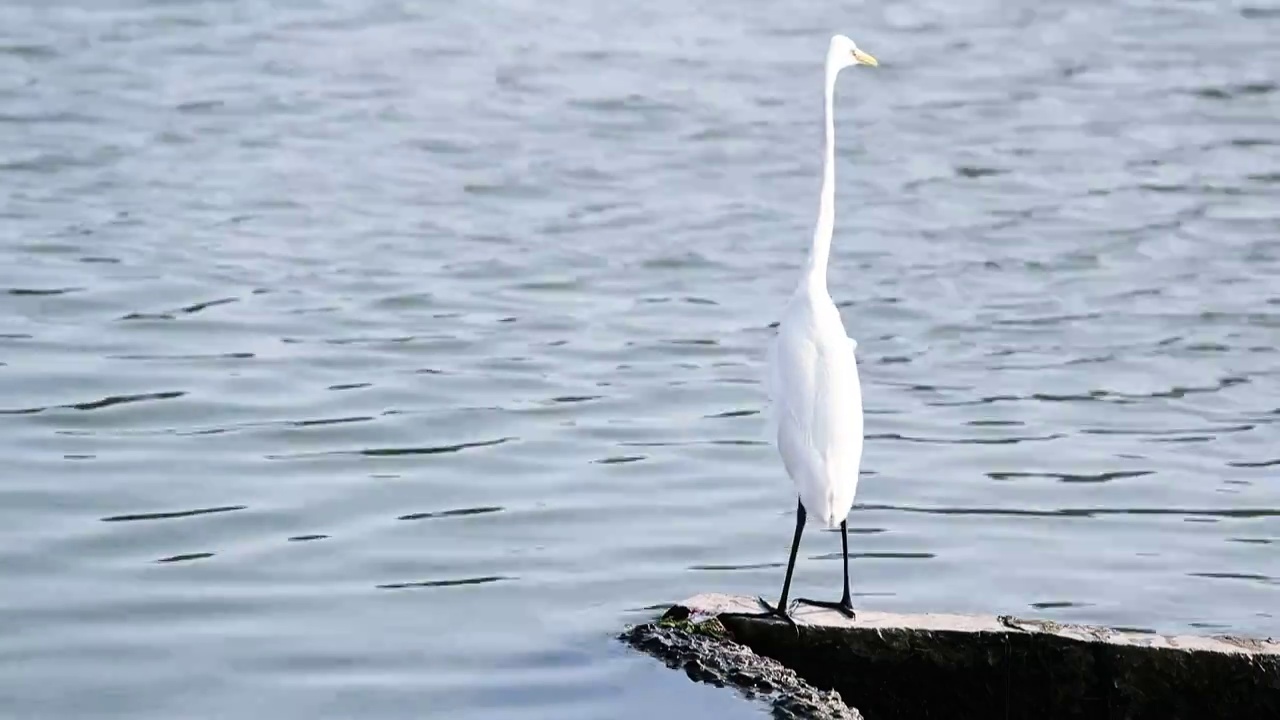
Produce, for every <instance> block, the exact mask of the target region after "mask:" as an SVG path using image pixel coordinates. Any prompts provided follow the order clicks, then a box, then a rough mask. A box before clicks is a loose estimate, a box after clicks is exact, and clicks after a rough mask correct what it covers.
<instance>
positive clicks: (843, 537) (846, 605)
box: [796, 520, 854, 619]
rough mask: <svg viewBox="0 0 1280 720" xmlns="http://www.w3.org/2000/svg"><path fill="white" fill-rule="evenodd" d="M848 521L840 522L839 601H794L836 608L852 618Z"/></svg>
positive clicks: (804, 599) (806, 599) (802, 599)
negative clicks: (841, 575) (841, 570)
mask: <svg viewBox="0 0 1280 720" xmlns="http://www.w3.org/2000/svg"><path fill="white" fill-rule="evenodd" d="M848 523H849V521H848V520H846V521H844V522H842V523H840V548H841V549H842V550H843V551H844V595H843V596H841V597H840V602H830V601H826V600H809V599H808V598H798V599H797V600H796V602H801V603H804V604H805V605H814V606H816V607H825V608H831V609H832V610H838V611H840V613H841V614H843V615H844V616H845V617H847V618H849V619H853V617H854V613H853V597H852V596H851V595H850V593H849V524H848Z"/></svg>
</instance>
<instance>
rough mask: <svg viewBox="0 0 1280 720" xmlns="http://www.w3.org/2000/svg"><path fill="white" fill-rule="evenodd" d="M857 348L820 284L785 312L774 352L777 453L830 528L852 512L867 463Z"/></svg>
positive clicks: (808, 287)
mask: <svg viewBox="0 0 1280 720" xmlns="http://www.w3.org/2000/svg"><path fill="white" fill-rule="evenodd" d="M856 347H857V344H856V343H855V342H854V341H853V340H852V339H850V338H849V337H848V335H846V334H845V330H844V325H843V323H842V322H841V320H840V311H839V310H837V309H836V306H835V303H833V302H832V301H831V297H830V296H829V295H828V294H827V291H826V288H825V287H823V286H821V285H820V284H819V282H817V281H816V279H815V278H806V280H805V281H804V282H802V283H801V285H800V287H798V288H797V289H796V292H795V294H794V295H793V296H792V297H791V301H790V302H789V303H788V304H787V306H786V308H785V310H784V311H783V315H782V320H781V322H780V323H779V325H778V334H777V337H776V338H775V339H774V342H773V345H772V347H771V348H770V352H769V356H770V357H769V376H768V386H769V394H770V396H771V400H772V413H773V417H772V420H773V422H772V423H771V425H772V426H773V429H774V432H775V433H776V437H775V438H774V441H775V442H776V443H777V446H778V452H779V454H781V455H782V463H783V465H784V466H785V467H786V470H787V474H788V475H790V476H791V480H792V481H793V482H794V483H795V486H796V490H797V492H798V493H799V495H800V502H802V503H803V504H804V507H805V510H806V511H807V512H808V513H809V514H810V515H812V516H813V517H814V518H815V519H817V520H819V521H820V522H821V523H822V524H823V525H825V526H826V527H828V528H837V527H840V523H841V522H843V521H844V519H845V517H846V516H847V515H848V514H849V510H850V509H851V508H852V507H853V499H854V494H855V493H856V492H857V490H858V468H859V465H860V464H861V462H862V389H861V387H860V385H859V382H858V365H857V360H856V359H855V352H854V351H855V349H856Z"/></svg>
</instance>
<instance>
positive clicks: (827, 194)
mask: <svg viewBox="0 0 1280 720" xmlns="http://www.w3.org/2000/svg"><path fill="white" fill-rule="evenodd" d="M838 72H839V69H838V68H836V67H833V66H832V64H831V63H830V62H828V63H827V78H826V93H825V98H824V100H825V107H826V124H827V147H826V152H825V154H824V155H823V161H822V194H821V195H820V196H819V198H818V225H817V227H815V228H814V230H813V246H812V247H810V249H809V264H808V267H806V269H805V281H806V282H807V283H809V284H811V285H812V284H816V286H817V287H821V288H826V286H827V260H828V259H829V258H830V256H831V233H832V231H833V230H834V229H835V224H836V123H835V107H834V106H835V94H836V74H837V73H838Z"/></svg>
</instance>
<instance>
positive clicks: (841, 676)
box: [666, 594, 1280, 720]
mask: <svg viewBox="0 0 1280 720" xmlns="http://www.w3.org/2000/svg"><path fill="white" fill-rule="evenodd" d="M759 610H760V608H759V606H758V605H757V604H756V602H755V600H754V599H752V598H744V597H735V596H729V595H714V594H708V595H698V596H696V597H693V598H690V599H689V600H686V601H684V602H682V603H679V604H678V605H676V606H675V607H673V608H672V609H671V610H669V611H668V613H667V615H666V617H667V618H669V620H668V625H670V624H671V622H672V620H671V619H681V618H683V620H681V621H682V622H686V623H688V622H695V623H696V622H697V621H698V620H705V619H708V618H715V619H716V620H718V621H719V623H720V624H721V625H722V626H723V628H724V629H725V631H726V634H727V636H728V637H727V638H725V639H723V640H719V641H718V643H719V645H721V646H733V643H734V641H736V642H737V643H741V644H742V645H744V646H746V647H747V648H750V649H751V650H752V651H754V653H755V654H757V655H761V656H765V657H767V658H772V659H774V660H777V661H778V662H780V663H781V664H782V665H783V666H785V667H787V668H790V669H791V670H794V671H795V673H796V675H798V676H799V678H801V679H803V681H805V682H807V683H808V684H809V685H811V686H813V687H815V688H821V689H823V690H834V691H835V692H838V693H839V695H840V696H841V697H842V698H843V699H844V701H845V702H846V703H848V704H849V705H852V706H855V707H857V708H858V709H859V710H861V711H862V712H863V713H864V714H865V715H866V717H867V718H869V720H891V719H895V718H931V719H933V720H938V719H943V718H975V719H981V718H1044V719H1046V720H1052V719H1058V718H1062V719H1068V718H1070V719H1072V720H1074V719H1075V718H1090V719H1093V718H1107V719H1114V720H1120V719H1124V720H1147V719H1148V718H1151V719H1153V720H1154V719H1157V718H1158V719H1159V720H1173V719H1176V718H1196V719H1197V720H1200V719H1204V718H1232V719H1233V720H1234V719H1240V720H1245V719H1251V718H1258V719H1259V720H1263V719H1265V720H1277V719H1280V643H1277V642H1275V641H1272V640H1255V639H1251V638H1240V637H1227V636H1215V637H1197V636H1179V637H1170V636H1162V635H1148V634H1142V633H1134V632H1121V631H1116V630H1111V629H1108V628H1101V627H1088V626H1081V625H1062V624H1058V623H1054V622H1051V621H1041V620H1025V619H1018V618H1012V617H1008V616H1000V617H996V616H968V615H940V614H926V615H898V614H892V613H882V612H873V611H869V610H868V611H862V612H859V613H858V617H857V619H856V620H848V619H846V618H845V617H844V616H842V615H840V614H838V613H836V612H833V611H830V610H825V609H821V608H812V607H807V606H804V605H797V606H795V607H794V609H793V612H792V616H793V617H794V618H795V619H796V621H797V623H798V625H797V627H795V628H793V627H791V626H790V625H788V624H786V623H784V622H782V621H780V620H772V619H761V618H747V617H741V616H739V615H737V614H738V613H746V614H750V613H757V612H759ZM709 645H710V648H711V649H710V650H709V652H712V653H714V652H718V651H717V650H716V649H715V647H716V643H710V644H709ZM704 650H706V648H704ZM776 714H777V712H776V709H775V715H776ZM799 716H801V717H803V716H804V715H799Z"/></svg>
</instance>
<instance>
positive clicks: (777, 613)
mask: <svg viewBox="0 0 1280 720" xmlns="http://www.w3.org/2000/svg"><path fill="white" fill-rule="evenodd" d="M756 600H758V601H759V602H760V605H761V606H762V607H764V609H765V611H764V612H762V613H729V614H730V615H735V616H737V617H746V618H782V619H783V620H786V621H787V623H788V624H789V625H791V627H795V626H796V621H795V620H792V619H791V616H790V615H788V614H787V609H786V608H776V607H774V606H772V605H770V604H769V603H768V601H766V600H765V599H764V598H762V597H758V598H756Z"/></svg>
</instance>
